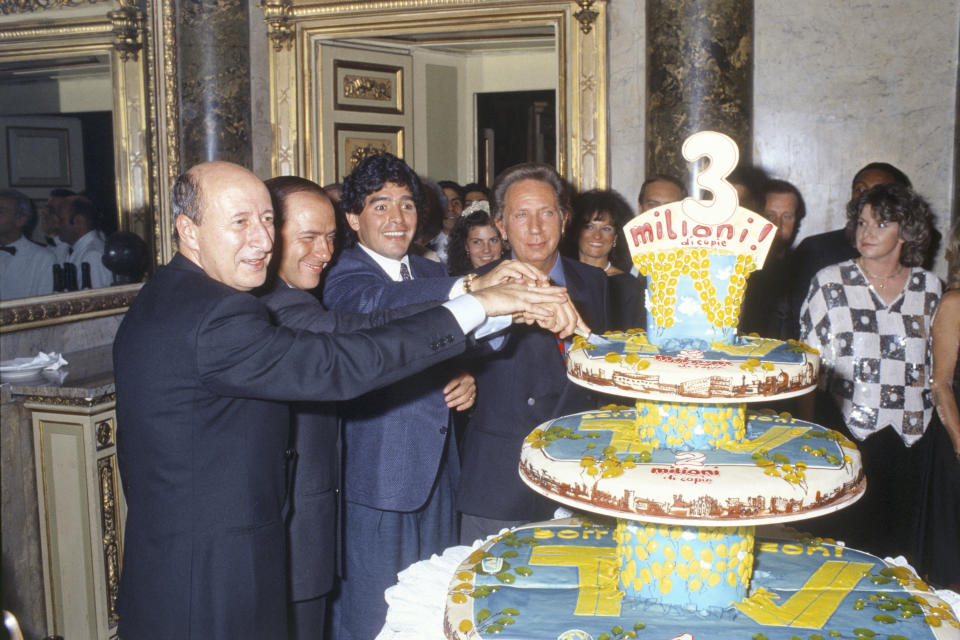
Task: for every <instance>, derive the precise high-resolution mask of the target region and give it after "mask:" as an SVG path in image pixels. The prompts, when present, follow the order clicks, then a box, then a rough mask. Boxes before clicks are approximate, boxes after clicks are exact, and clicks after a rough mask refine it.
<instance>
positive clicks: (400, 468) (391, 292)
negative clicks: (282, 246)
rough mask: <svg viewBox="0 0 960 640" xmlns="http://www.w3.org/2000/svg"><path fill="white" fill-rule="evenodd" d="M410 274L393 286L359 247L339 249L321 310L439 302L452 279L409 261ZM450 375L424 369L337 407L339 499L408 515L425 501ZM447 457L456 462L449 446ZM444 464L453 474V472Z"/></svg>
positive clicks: (438, 452)
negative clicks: (341, 427)
mask: <svg viewBox="0 0 960 640" xmlns="http://www.w3.org/2000/svg"><path fill="white" fill-rule="evenodd" d="M410 267H411V271H412V273H413V280H409V281H405V282H394V281H393V280H392V279H391V278H390V276H388V275H387V273H386V272H385V271H384V270H383V269H382V268H380V265H378V264H377V263H376V261H375V260H373V258H371V257H370V256H369V255H368V254H367V253H366V252H365V251H364V250H363V249H361V248H360V247H359V246H355V247H352V248H349V249H346V250H344V252H343V253H342V254H341V255H340V257H339V259H338V260H337V263H336V264H335V265H334V266H333V267H331V268H330V272H329V273H328V274H327V278H326V283H325V284H324V288H323V301H324V304H326V306H327V307H329V308H331V309H342V310H346V311H355V312H362V313H370V312H372V311H377V310H384V309H394V308H398V307H401V306H404V305H409V304H413V303H421V302H438V301H445V300H447V298H448V296H449V293H450V288H451V287H452V286H453V283H454V282H455V281H456V280H457V279H456V278H452V277H449V276H447V275H446V270H445V269H444V268H443V266H441V265H440V264H439V263H436V262H432V261H430V260H427V259H425V258H421V257H419V256H415V255H411V256H410ZM451 372H452V369H451V368H450V367H447V366H440V367H431V368H430V369H428V370H427V371H424V372H423V373H420V374H418V375H416V376H412V377H410V378H407V379H406V380H403V381H402V382H400V383H397V384H394V385H391V386H389V387H385V388H382V389H379V390H378V391H375V392H373V393H368V394H367V395H365V396H363V397H362V398H359V399H357V400H356V401H353V402H350V403H349V404H347V405H346V406H344V407H343V408H342V409H343V411H342V415H343V418H344V436H343V437H344V449H345V456H344V487H343V495H344V498H345V499H346V500H349V501H351V502H355V503H358V504H362V505H364V506H367V507H371V508H374V509H381V510H385V511H415V510H417V509H419V508H420V507H422V506H423V505H424V504H425V503H426V502H427V499H428V498H429V497H430V490H431V488H432V487H433V483H434V480H435V479H436V477H437V471H438V470H439V469H440V463H441V462H442V460H443V455H444V451H445V449H446V440H447V438H448V437H449V438H452V437H453V432H452V429H450V410H449V409H448V408H447V406H446V403H445V402H444V400H443V387H444V386H446V384H447V382H449V381H450V377H451ZM450 451H451V452H452V453H453V455H454V456H455V455H456V447H450ZM449 463H450V464H451V468H452V469H453V470H454V471H456V469H457V468H458V467H459V465H458V463H457V461H456V460H450V461H449Z"/></svg>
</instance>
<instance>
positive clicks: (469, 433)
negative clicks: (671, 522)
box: [457, 257, 607, 520]
mask: <svg viewBox="0 0 960 640" xmlns="http://www.w3.org/2000/svg"><path fill="white" fill-rule="evenodd" d="M560 259H561V260H562V261H563V271H564V276H565V277H566V280H567V292H568V294H569V295H570V299H571V300H572V301H573V303H574V305H576V307H577V310H578V311H579V312H580V315H581V316H583V319H584V320H585V321H586V322H587V324H588V325H590V328H591V329H592V330H593V331H594V332H596V333H600V332H602V331H604V330H605V329H606V325H607V276H606V275H605V274H604V273H603V271H602V270H600V269H597V268H596V267H591V266H589V265H586V264H583V263H582V262H579V261H576V260H571V259H569V258H563V257H561V258H560ZM494 264H496V263H491V265H488V266H487V267H486V269H489V268H492V266H493V265H494ZM474 375H475V376H476V378H477V404H476V407H475V408H474V410H473V415H472V416H471V418H470V422H469V423H467V430H466V437H465V439H464V443H463V449H462V451H463V461H462V467H461V475H460V484H459V486H458V489H457V508H458V510H459V511H461V512H463V513H467V514H470V515H475V516H481V517H484V518H495V519H497V520H542V519H544V518H550V517H551V516H552V515H553V512H554V510H555V509H556V507H557V506H558V505H557V503H556V502H553V501H551V500H548V499H547V498H544V497H542V496H541V495H540V494H538V493H535V492H534V491H533V490H532V489H530V488H529V487H527V485H525V484H524V483H523V481H522V480H520V476H519V474H518V468H519V465H520V447H521V445H522V443H523V439H524V438H526V437H527V435H528V434H529V433H530V432H531V431H533V429H534V428H536V427H537V426H539V425H540V424H541V423H543V422H545V421H546V420H549V419H551V418H558V417H560V416H563V415H566V414H570V413H575V412H577V411H586V410H588V409H591V408H594V407H596V406H597V404H598V400H597V398H596V396H595V394H594V393H592V392H591V391H589V390H587V389H585V388H583V387H580V386H578V385H575V384H574V383H572V382H570V381H569V379H568V378H567V370H566V364H565V362H564V360H563V357H562V356H561V354H560V350H559V349H558V347H557V341H556V338H555V337H554V336H553V335H552V334H550V333H547V332H546V331H543V330H542V329H539V328H537V327H529V326H526V325H521V324H516V325H513V326H512V327H511V328H510V329H509V335H508V338H507V342H506V343H505V344H504V346H503V348H501V349H500V350H499V351H496V352H493V353H490V354H488V355H487V356H486V357H485V358H484V359H483V360H482V361H481V362H480V363H479V366H478V367H477V368H476V369H475V370H474Z"/></svg>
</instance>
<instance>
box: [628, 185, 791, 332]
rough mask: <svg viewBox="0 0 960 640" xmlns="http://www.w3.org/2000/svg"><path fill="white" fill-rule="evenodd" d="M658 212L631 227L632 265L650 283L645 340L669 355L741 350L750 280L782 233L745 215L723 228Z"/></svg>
mask: <svg viewBox="0 0 960 640" xmlns="http://www.w3.org/2000/svg"><path fill="white" fill-rule="evenodd" d="M683 204H684V203H681V202H674V203H672V204H668V205H665V206H663V207H659V208H657V209H653V210H651V211H648V212H646V213H644V214H641V215H639V216H637V217H636V218H634V219H633V220H632V221H631V222H630V223H629V224H628V225H627V227H626V231H627V234H628V238H629V240H628V244H629V246H630V249H631V252H632V254H633V261H634V263H635V264H636V265H637V267H638V268H639V270H640V272H641V273H642V274H643V275H645V276H646V277H647V295H646V299H647V325H646V330H647V339H648V340H649V341H650V342H651V343H652V344H655V345H657V346H661V347H664V348H666V349H670V350H676V351H679V350H681V349H699V350H706V349H707V348H709V346H710V345H711V344H714V343H717V342H724V343H728V344H736V341H737V337H736V328H737V322H738V321H739V318H740V303H741V302H742V301H743V293H744V290H745V289H746V285H747V278H748V277H749V276H750V273H751V272H753V271H754V270H756V269H759V268H760V267H762V265H763V262H764V260H765V259H766V255H767V251H768V250H769V248H770V243H771V242H772V241H773V237H774V235H775V234H774V232H775V230H776V228H775V227H774V226H773V224H771V223H770V222H768V221H767V220H766V219H765V218H763V217H762V216H760V215H758V214H756V213H753V212H751V211H749V210H747V209H744V208H742V207H739V208H737V210H736V212H735V213H734V214H733V215H732V216H729V217H727V218H724V222H722V223H719V224H705V223H702V222H698V221H696V220H694V219H692V218H690V217H689V216H688V215H687V214H686V213H684V208H683Z"/></svg>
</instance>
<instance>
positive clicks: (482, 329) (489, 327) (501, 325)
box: [473, 315, 513, 348]
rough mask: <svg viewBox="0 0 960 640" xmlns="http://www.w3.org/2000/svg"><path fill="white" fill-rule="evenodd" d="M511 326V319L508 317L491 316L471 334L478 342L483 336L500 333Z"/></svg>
mask: <svg viewBox="0 0 960 640" xmlns="http://www.w3.org/2000/svg"><path fill="white" fill-rule="evenodd" d="M511 324H513V317H512V316H510V315H503V316H491V317H489V318H487V319H486V320H484V322H483V324H481V325H480V326H479V327H477V329H476V331H474V332H473V337H474V338H475V339H477V340H479V339H481V338H483V337H485V336H489V335H493V334H495V333H500V332H501V331H503V330H504V329H506V328H508V327H509V326H510V325H511ZM494 348H498V347H494Z"/></svg>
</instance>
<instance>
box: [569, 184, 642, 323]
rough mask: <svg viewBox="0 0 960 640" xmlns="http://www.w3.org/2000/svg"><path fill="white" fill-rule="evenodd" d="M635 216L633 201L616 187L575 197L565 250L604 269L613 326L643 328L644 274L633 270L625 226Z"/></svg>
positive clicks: (585, 261)
mask: <svg viewBox="0 0 960 640" xmlns="http://www.w3.org/2000/svg"><path fill="white" fill-rule="evenodd" d="M631 218H633V211H632V210H631V209H630V205H628V204H627V202H626V200H624V199H623V196H621V195H620V194H619V193H617V192H616V191H612V190H601V189H594V190H592V191H587V192H585V193H581V194H580V195H578V196H576V197H575V198H574V200H573V221H572V222H571V224H570V227H569V229H570V233H568V234H567V237H566V238H565V247H564V254H565V255H567V256H568V257H570V258H574V259H577V260H579V261H580V262H583V263H586V264H589V265H593V266H595V267H598V268H600V269H603V270H604V272H605V273H606V274H607V284H608V287H609V293H610V296H609V300H610V309H609V313H608V314H607V317H608V318H609V319H610V324H609V326H610V329H612V330H624V329H632V328H635V327H637V328H643V326H644V322H645V320H646V312H645V308H644V300H643V293H644V288H645V286H646V281H645V278H644V277H643V276H640V278H639V279H638V278H635V277H634V276H633V275H631V274H630V266H631V262H630V252H629V250H628V249H627V239H626V237H625V236H624V235H623V226H624V225H625V224H627V222H629V221H630V219H631Z"/></svg>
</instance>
